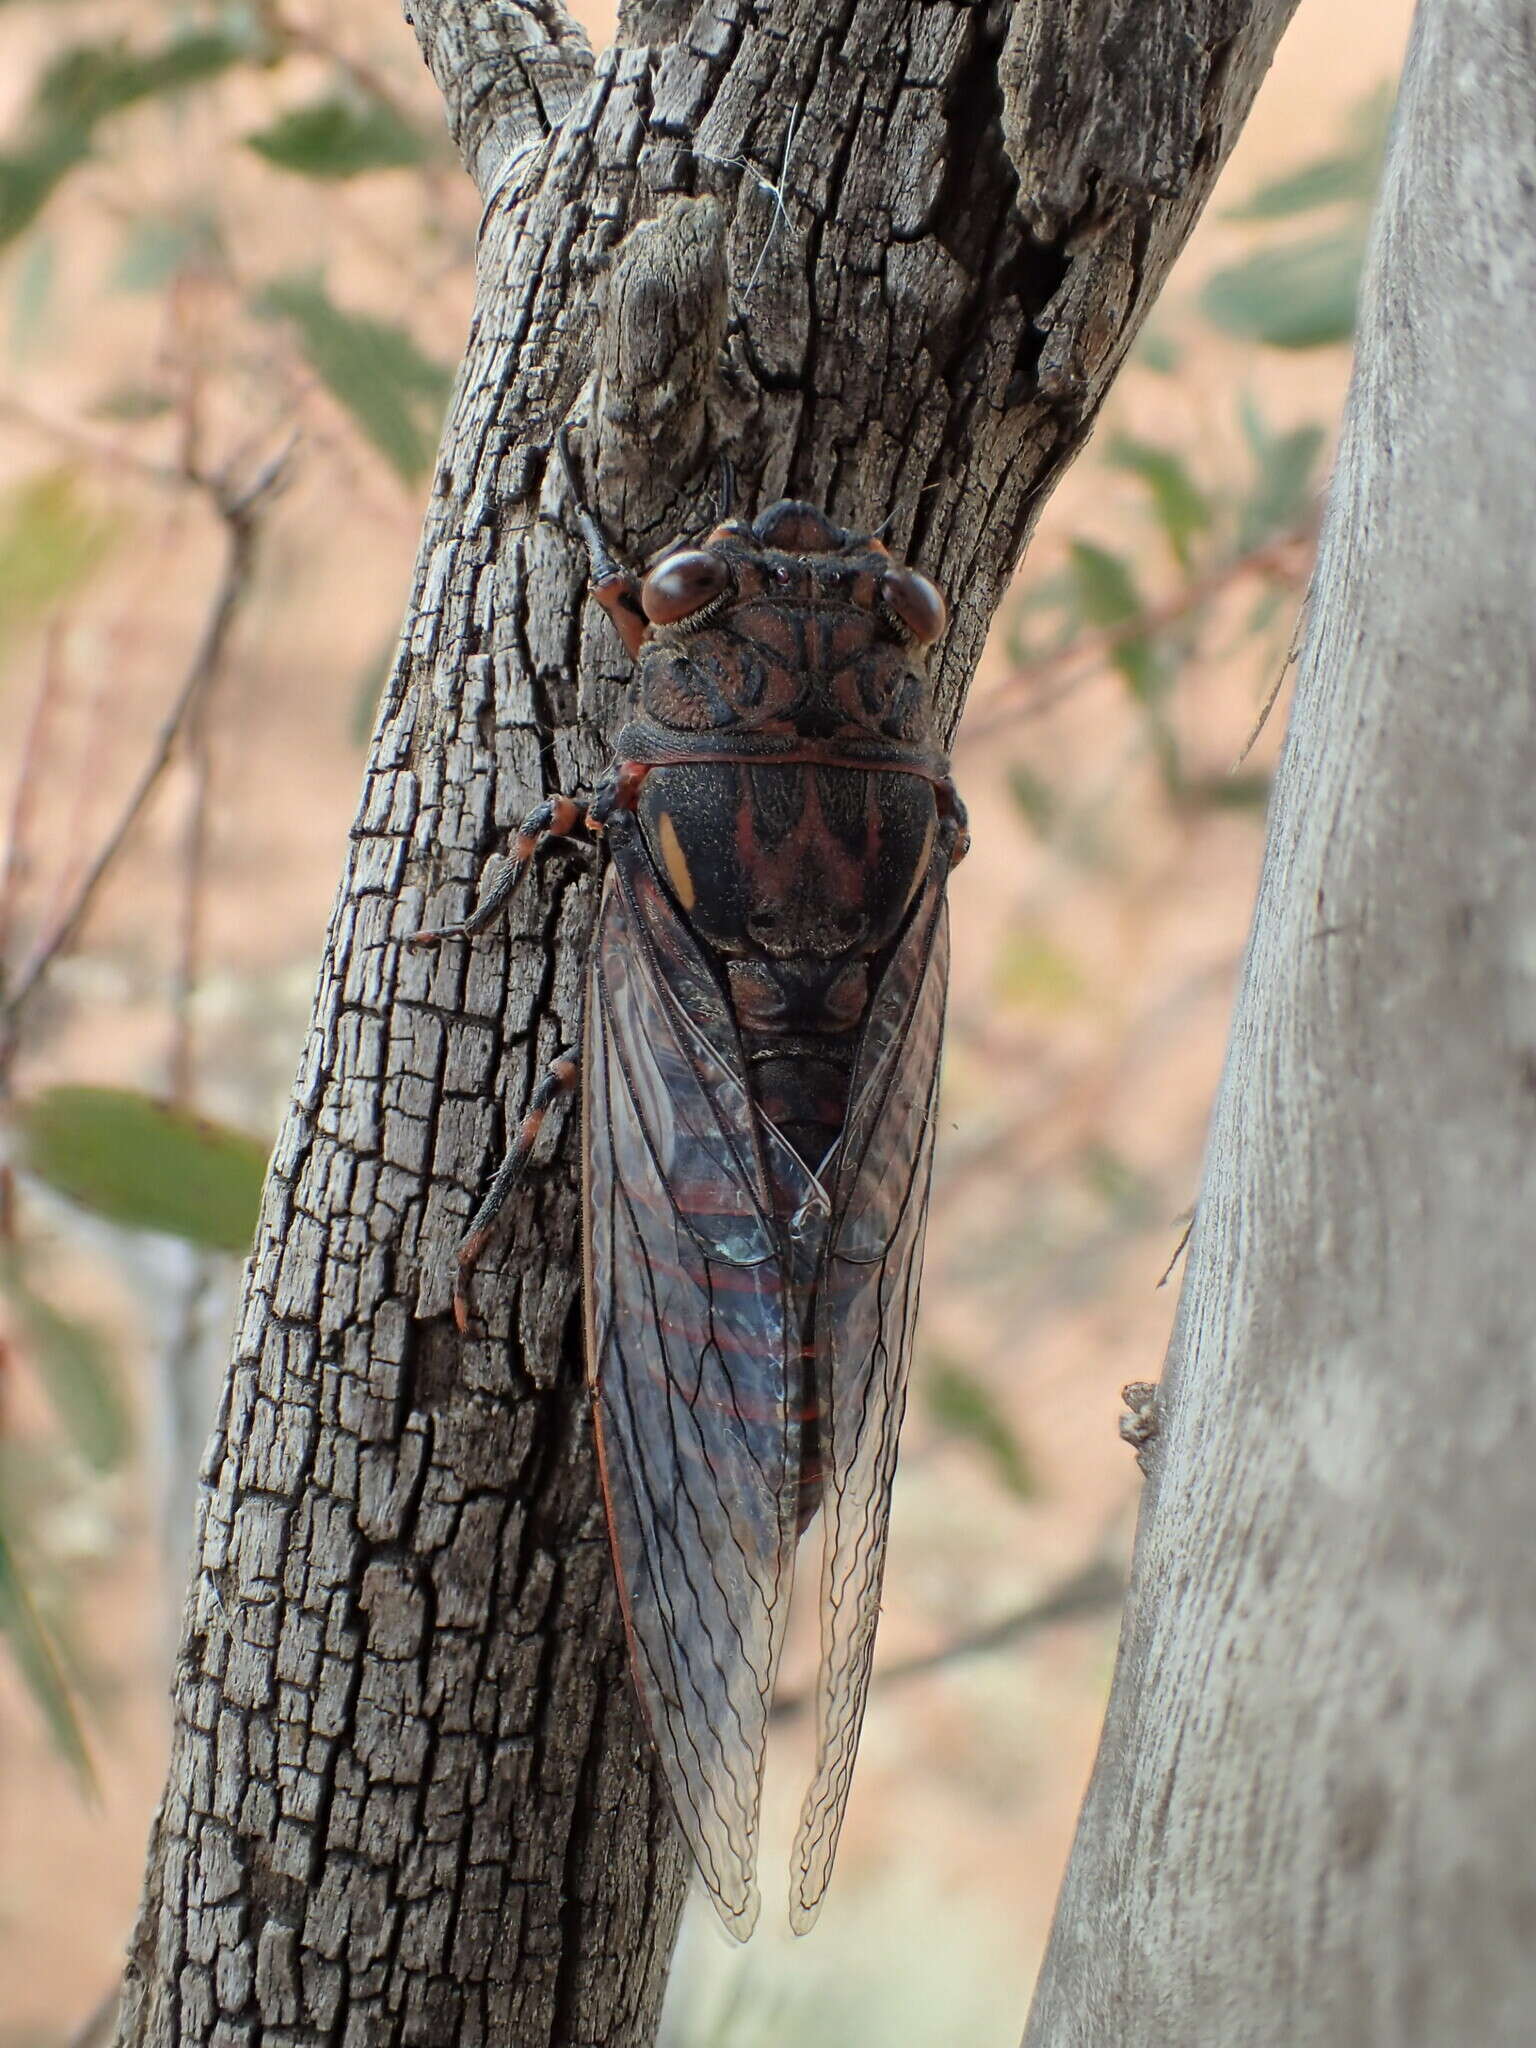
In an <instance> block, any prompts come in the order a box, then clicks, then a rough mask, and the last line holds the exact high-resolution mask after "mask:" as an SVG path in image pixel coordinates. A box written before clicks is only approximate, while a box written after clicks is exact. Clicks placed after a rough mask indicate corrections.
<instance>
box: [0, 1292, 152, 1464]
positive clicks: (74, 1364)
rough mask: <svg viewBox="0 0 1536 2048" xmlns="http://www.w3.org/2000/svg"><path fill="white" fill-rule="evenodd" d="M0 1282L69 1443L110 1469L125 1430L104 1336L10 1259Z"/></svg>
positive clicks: (121, 1451) (124, 1444) (121, 1450)
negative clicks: (47, 1296)
mask: <svg viewBox="0 0 1536 2048" xmlns="http://www.w3.org/2000/svg"><path fill="white" fill-rule="evenodd" d="M0 1287H3V1288H4V1290H5V1294H6V1298H7V1299H8V1301H9V1302H10V1304H11V1308H12V1310H13V1311H14V1313H15V1316H16V1320H17V1323H18V1324H19V1325H20V1327H21V1330H22V1332H23V1334H24V1336H25V1338H26V1341H27V1348H28V1351H29V1353H30V1355H31V1357H32V1360H33V1363H34V1365H35V1366H36V1369H37V1376H38V1379H39V1381H40V1382H41V1384H42V1386H43V1388H44V1390H45V1391H46V1393H47V1395H48V1398H49V1400H50V1401H51V1402H52V1404H53V1411H54V1413H55V1415H57V1417H58V1419H59V1422H60V1425H61V1426H62V1428H63V1429H64V1431H65V1433H66V1435H67V1436H68V1437H69V1440H70V1442H71V1443H72V1444H73V1445H74V1447H75V1449H76V1450H77V1451H78V1452H79V1453H80V1455H81V1457H83V1458H84V1459H85V1461H86V1463H87V1464H89V1465H91V1466H93V1467H94V1469H95V1470H96V1471H98V1472H111V1471H114V1470H115V1469H116V1468H117V1467H118V1466H119V1465H121V1463H122V1462H123V1458H124V1456H125V1454H126V1453H127V1450H128V1445H129V1441H130V1435H131V1431H130V1427H129V1420H128V1410H127V1407H126V1405H125V1403H124V1401H123V1396H122V1391H121V1389H120V1388H119V1386H118V1384H117V1380H116V1378H115V1376H114V1374H113V1371H112V1363H111V1358H110V1354H109V1351H108V1347H107V1344H106V1342H105V1340H104V1339H103V1338H102V1336H101V1334H100V1332H99V1331H96V1330H93V1329H91V1328H90V1326H89V1325H88V1324H86V1323H80V1322H76V1321H75V1320H74V1318H73V1317H72V1316H66V1315H64V1314H63V1313H62V1312H61V1311H60V1310H59V1309H57V1308H55V1307H54V1306H53V1304H52V1302H50V1301H45V1300H44V1299H43V1297H42V1296H41V1295H40V1294H38V1293H36V1292H35V1290H34V1289H33V1288H32V1287H31V1285H30V1284H29V1283H28V1281H27V1280H26V1278H25V1276H24V1275H23V1273H22V1271H21V1269H20V1267H19V1265H18V1264H17V1262H16V1260H15V1259H14V1258H10V1259H6V1260H5V1261H4V1262H3V1263H0Z"/></svg>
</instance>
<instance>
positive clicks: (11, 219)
mask: <svg viewBox="0 0 1536 2048" xmlns="http://www.w3.org/2000/svg"><path fill="white" fill-rule="evenodd" d="M89 154H90V143H89V138H88V137H87V136H86V135H85V134H83V133H79V132H76V131H74V130H68V129H61V130H58V131H50V132H49V133H47V134H45V135H43V136H41V137H40V138H39V139H38V140H37V141H36V142H34V143H33V144H32V145H31V147H30V148H28V149H22V150H16V151H14V152H12V153H11V154H9V155H4V156H0V248H3V247H4V245H5V244H6V243H7V242H14V241H15V239H16V237H17V236H18V235H19V234H20V233H21V232H22V231H23V229H25V228H29V227H30V226H31V225H32V223H33V221H34V220H36V218H37V216H38V214H39V213H41V211H42V210H43V207H44V206H45V205H46V204H47V201H48V199H49V197H50V195H51V194H52V192H53V188H54V187H55V185H57V184H58V183H59V181H60V179H61V178H63V177H64V176H65V175H66V174H67V173H68V172H69V171H71V170H73V169H74V167H75V165H76V164H78V163H83V162H84V161H85V159H86V157H87V156H88V155H89Z"/></svg>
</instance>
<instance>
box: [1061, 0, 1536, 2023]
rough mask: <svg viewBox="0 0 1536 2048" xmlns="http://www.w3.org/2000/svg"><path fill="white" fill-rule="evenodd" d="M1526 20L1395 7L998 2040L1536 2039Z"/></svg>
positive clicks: (1499, 6)
mask: <svg viewBox="0 0 1536 2048" xmlns="http://www.w3.org/2000/svg"><path fill="white" fill-rule="evenodd" d="M1533 55H1536V14H1533V10H1532V7H1531V5H1530V0H1421V4H1420V7H1419V13H1418V19H1417V21H1416V24H1415V29H1414V35H1413V40H1412V44H1411V47H1410V51H1409V57H1408V64H1407V69H1406V72H1405V75H1404V82H1403V91H1402V98H1401V102H1400V106H1399V110H1398V116H1397V124H1396V127H1395V130H1394V137H1393V142H1392V147H1391V151H1390V156H1389V163H1388V172H1387V180H1386V187H1385V191H1384V194H1383V199H1382V204H1381V209H1380V215H1379V218H1378V221H1377V225H1376V230H1375V236H1374V242H1373V247H1372V252H1371V256H1370V258H1369V260H1368V264H1367V278H1366V284H1365V291H1364V296H1363V302H1362V320H1361V327H1360V334H1359V344H1358V361H1357V366H1356V372H1355V378H1354V383H1353V385H1352V388H1351V393H1350V399H1349V405H1348V410H1347V414H1346V422H1345V433H1344V441H1343V446H1342V448H1341V451H1340V456H1339V463H1338V471H1337V476H1336V479H1335V482H1334V486H1333V490H1332V493H1331V496H1330V502H1329V507H1328V513H1327V517H1326V520H1325V523H1324V531H1323V536H1322V547H1321V552H1320V556H1319V560H1318V566H1317V572H1316V576H1315V579H1314V585H1313V603H1312V618H1311V625H1310V631H1309V637H1308V644H1307V648H1306V651H1305V653H1304V656H1303V661H1302V669H1301V675H1300V679H1299V682H1298V686H1297V695H1296V705H1295V711H1294V714H1293V716H1292V721H1291V731H1290V736H1289V739H1288V741H1287V745H1286V751H1285V757H1284V762H1283V766H1282V770H1281V773H1280V776H1279V779H1278V782H1277V785H1276V791H1275V796H1274V801H1273V805H1272V809H1271V819H1270V837H1269V848H1268V853H1267V857H1266V862H1265V869H1264V875H1263V879H1262V882H1261V885H1260V890H1259V901H1258V908H1257V912H1256V915H1255V922H1254V929H1253V936H1252V939H1251V941H1250V946H1249V953H1248V960H1247V965H1246V969H1245V973H1244V978H1243V987H1242V991H1241V994H1240V997H1239V1001H1238V1007H1237V1013H1236V1017H1235V1019H1234V1023H1233V1031H1232V1040H1231V1046H1230V1050H1229V1053H1228V1060H1227V1068H1226V1072H1225V1075H1224V1077H1223V1081H1222V1086H1221V1091H1220V1094H1219V1096H1218V1099H1217V1104H1216V1109H1215V1113H1214V1117H1213V1121H1212V1128H1211V1135H1210V1141H1209V1146H1208V1151H1207V1159H1206V1168H1205V1179H1204V1186H1203V1188H1202V1191H1201V1196H1200V1202H1199V1207H1198V1209H1197V1212H1196V1220H1195V1225H1194V1230H1193V1233H1192V1236H1191V1240H1190V1246H1189V1263H1188V1268H1187V1276H1186V1281H1185V1286H1184V1292H1183V1297H1182V1300H1181V1303H1180V1309H1179V1317H1178V1323H1177V1327H1176V1330H1175V1333H1174V1338H1173V1342H1172V1346H1171V1348H1170V1351H1169V1356H1168V1362H1167V1366H1166V1369H1165V1375H1164V1380H1163V1384H1162V1386H1161V1388H1160V1389H1159V1390H1158V1398H1157V1410H1156V1413H1157V1422H1158V1433H1157V1435H1156V1437H1155V1439H1153V1440H1152V1441H1151V1442H1150V1444H1149V1445H1148V1447H1147V1453H1146V1455H1147V1458H1148V1461H1149V1464H1150V1468H1151V1478H1150V1481H1149V1485H1148V1491H1147V1495H1146V1500H1145V1503H1144V1507H1143V1512H1142V1525H1141V1529H1140V1532H1139V1536H1138V1542H1137V1552H1136V1560H1135V1566H1134V1571H1133V1575H1132V1585H1131V1592H1130V1595H1129V1599H1128V1604H1127V1611H1126V1619H1125V1625H1124V1631H1123V1634H1122V1638H1121V1648H1120V1658H1119V1663H1118V1667H1117V1671H1116V1676H1115V1682H1114V1688H1113V1691H1112V1695H1111V1699H1110V1704H1109V1710H1108V1715H1107V1719H1106V1723H1105V1729H1104V1735H1103V1740H1102V1744H1101V1748H1100V1752H1099V1757H1098V1762H1097V1764H1096V1766H1095V1771H1094V1776H1093V1781H1092V1784H1091V1786H1090V1789H1089V1792H1088V1796H1087V1799H1086V1802H1085V1805H1084V1809H1083V1814H1082V1818H1081V1821H1080V1824H1079V1832H1078V1838H1077V1843H1076V1846H1075V1848H1074V1850H1073V1856H1072V1861H1071V1865H1070V1868H1069V1870H1068V1874H1067V1879H1066V1883H1065V1886H1064V1888H1063V1892H1062V1896H1061V1900H1060V1903H1059V1905H1058V1909H1057V1918H1056V1925H1055V1928H1054V1931H1053V1933H1052V1937H1051V1944H1050V1948H1049V1951H1048V1954H1047V1957H1046V1963H1045V1968H1044V1971H1043V1973H1042V1977H1041V1982H1040V1987H1039V1991H1038V1995H1037V1999H1036V2005H1035V2010H1034V2012H1033V2014H1032V2016H1031V2022H1030V2026H1029V2030H1028V2032H1027V2034H1026V2037H1025V2038H1026V2043H1027V2044H1030V2048H1102V2044H1104V2043H1107V2042H1115V2043H1118V2044H1124V2048H1164V2044H1165V2043H1168V2042H1174V2041H1176V2042H1178V2043H1180V2044H1181V2048H1186V2044H1187V2048H1342V2044H1344V2043H1350V2044H1355V2043H1359V2044H1362V2048H1441V2044H1444V2043H1448V2042H1453V2041H1454V2042H1468V2043H1471V2042H1476V2043H1477V2044H1478V2048H1518V2044H1523V2043H1527V2042H1529V2041H1530V2040H1531V2039H1532V2038H1533V2034H1536V1942H1533V1940H1532V1930H1533V1927H1536V1879H1533V1874H1532V1863H1531V1842H1532V1839H1533V1837H1536V1769H1533V1765H1532V1754H1531V1729H1532V1726H1533V1725H1536V1545H1533V1543H1532V1540H1531V1537H1532V1512H1531V1501H1532V1493H1531V1468H1532V1464H1533V1460H1536V1409H1533V1405H1532V1400H1531V1388H1532V1377H1533V1370H1536V1345H1533V1337H1532V1332H1533V1330H1536V1267H1533V1264H1532V1260H1531V1244H1530V1239H1531V1215H1532V1207H1533V1202H1536V944H1533V934H1536V881H1533V876H1536V803H1533V799H1532V792H1533V790H1536V660H1533V653H1532V650H1533V647H1536V611H1533V607H1532V597H1531V580H1530V563H1531V557H1532V552H1533V549H1536V482H1533V478H1532V471H1531V463H1530V448H1531V433H1532V426H1533V422H1536V366H1533V359H1532V355H1531V341H1530V337H1531V332H1532V328H1533V326H1536V215H1533V212H1532V193H1533V192H1536V120H1533V116H1532V102H1531V92H1530V78H1531V65H1532V59H1533ZM1127 1391H1128V1392H1129V1391H1130V1390H1127Z"/></svg>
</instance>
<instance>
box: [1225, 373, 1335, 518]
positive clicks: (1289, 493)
mask: <svg viewBox="0 0 1536 2048" xmlns="http://www.w3.org/2000/svg"><path fill="white" fill-rule="evenodd" d="M1240 413H1241V418H1242V424H1243V433H1244V436H1245V438H1246V440H1247V442H1248V446H1249V449H1250V451H1251V452H1252V455H1253V468H1254V477H1253V486H1252V489H1251V490H1250V491H1249V493H1248V496H1247V497H1246V499H1245V500H1244V502H1243V504H1242V507H1241V509H1240V511H1239V513H1238V528H1237V542H1238V547H1239V548H1240V549H1241V550H1244V551H1246V550H1248V549H1250V548H1256V547H1259V546H1260V545H1261V544H1262V543H1263V542H1264V541H1266V540H1268V539H1269V538H1270V536H1271V535H1273V534H1280V533H1287V532H1290V531H1291V530H1292V529H1293V528H1295V527H1297V526H1299V525H1300V524H1301V522H1302V520H1303V519H1304V518H1305V517H1306V514H1307V511H1308V508H1309V506H1310V504H1311V501H1312V496H1313V493H1314V491H1315V489H1316V473H1317V461H1318V457H1319V456H1320V455H1321V454H1322V451H1323V444H1324V442H1325V441H1326V439H1327V435H1326V433H1325V432H1324V429H1323V428H1322V427H1320V426H1318V425H1316V424H1315V422H1308V423H1307V424H1306V425H1304V426H1300V427H1291V428H1289V429H1288V430H1287V431H1286V432H1284V433H1279V434H1277V433H1274V432H1273V431H1272V430H1271V429H1270V427H1269V426H1268V425H1267V424H1266V422H1265V420H1264V417H1263V415H1262V414H1261V413H1260V411H1259V409H1258V407H1257V405H1256V404H1255V403H1254V401H1253V400H1252V398H1245V399H1244V400H1243V402H1242V406H1241V408H1240Z"/></svg>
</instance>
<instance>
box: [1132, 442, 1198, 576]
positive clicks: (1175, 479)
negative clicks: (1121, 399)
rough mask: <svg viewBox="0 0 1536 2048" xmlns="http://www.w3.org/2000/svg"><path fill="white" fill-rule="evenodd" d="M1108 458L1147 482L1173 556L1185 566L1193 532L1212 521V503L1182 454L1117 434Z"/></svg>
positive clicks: (1189, 559)
mask: <svg viewBox="0 0 1536 2048" xmlns="http://www.w3.org/2000/svg"><path fill="white" fill-rule="evenodd" d="M1108 459H1109V461H1110V462H1111V463H1112V464H1113V465H1114V467H1115V468H1116V469H1123V470H1127V471H1129V473H1130V474H1131V475H1132V476H1136V477H1139V478H1140V479H1141V481H1142V482H1143V483H1144V484H1145V485H1146V487H1147V493H1148V495H1149V496H1150V498H1151V500H1152V508H1153V511H1154V512H1155V513H1156V515H1157V521H1158V524H1159V525H1160V526H1161V527H1162V529H1163V532H1164V534H1165V535H1166V536H1167V540H1168V545H1169V547H1170V548H1171V549H1172V551H1173V554H1174V558H1175V560H1176V561H1177V562H1178V564H1179V567H1180V568H1181V569H1187V568H1188V567H1189V565H1190V561H1191V559H1192V555H1193V547H1192V543H1193V541H1194V539H1195V537H1196V535H1198V534H1201V533H1203V532H1205V530H1206V529H1207V528H1208V527H1209V525H1210V523H1211V507H1210V502H1209V500H1208V499H1207V497H1206V495H1205V493H1204V491H1202V490H1201V488H1200V486H1199V485H1198V484H1197V483H1196V482H1195V479H1194V478H1193V476H1191V474H1190V472H1189V467H1188V465H1187V464H1186V463H1185V461H1184V458H1183V457H1182V456H1181V455H1180V454H1179V453H1178V451H1177V450H1176V449H1173V448H1159V447H1158V446H1157V445H1156V443H1155V442H1152V441H1141V440H1138V439H1137V438H1136V436H1135V435H1133V434H1117V435H1116V436H1115V438H1114V439H1113V440H1112V441H1111V442H1110V444H1109V449H1108Z"/></svg>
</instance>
